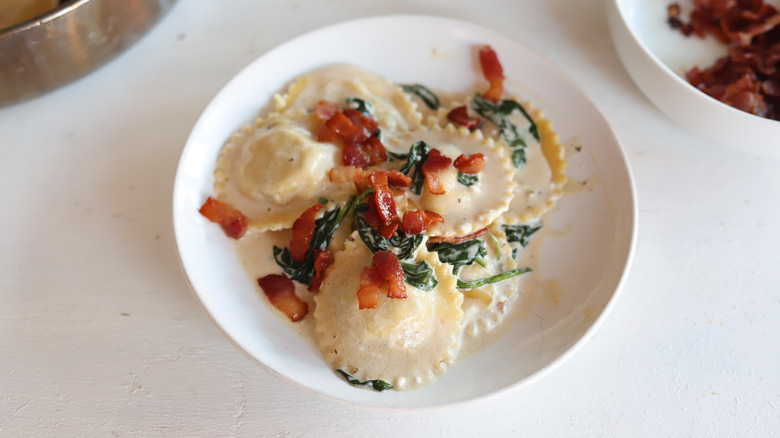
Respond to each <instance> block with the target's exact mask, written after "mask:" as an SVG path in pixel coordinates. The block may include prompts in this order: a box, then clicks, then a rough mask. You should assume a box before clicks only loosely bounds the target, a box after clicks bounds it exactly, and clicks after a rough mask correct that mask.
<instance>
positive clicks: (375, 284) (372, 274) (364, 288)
mask: <svg viewBox="0 0 780 438" xmlns="http://www.w3.org/2000/svg"><path fill="white" fill-rule="evenodd" d="M383 282H384V281H383V279H382V275H381V274H379V270H378V269H377V267H376V265H369V266H366V267H365V268H363V272H361V273H360V289H358V293H357V297H358V307H359V308H360V309H374V308H376V304H377V302H378V301H379V286H381V285H382V283H383Z"/></svg>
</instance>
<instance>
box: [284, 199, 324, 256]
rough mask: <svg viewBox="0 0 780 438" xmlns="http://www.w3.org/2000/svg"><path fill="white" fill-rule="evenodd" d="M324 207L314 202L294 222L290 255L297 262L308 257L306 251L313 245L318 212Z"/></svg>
mask: <svg viewBox="0 0 780 438" xmlns="http://www.w3.org/2000/svg"><path fill="white" fill-rule="evenodd" d="M321 209H322V204H314V205H312V206H311V207H309V208H308V209H307V210H306V211H304V212H303V213H302V214H301V215H300V217H298V219H296V220H295V222H294V223H293V229H292V231H293V235H292V239H290V257H292V259H293V260H295V261H296V262H299V263H300V262H302V261H304V260H305V259H306V253H307V252H309V248H310V247H311V238H312V236H314V229H315V227H316V225H317V224H316V220H317V213H319V212H320V210H321Z"/></svg>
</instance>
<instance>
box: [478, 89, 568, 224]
mask: <svg viewBox="0 0 780 438" xmlns="http://www.w3.org/2000/svg"><path fill="white" fill-rule="evenodd" d="M522 105H523V107H524V108H525V109H526V111H527V112H528V114H529V115H530V117H531V119H532V120H533V121H534V123H535V125H536V129H537V132H538V133H539V141H537V140H536V139H535V138H534V137H533V136H532V135H526V136H525V138H524V139H525V142H526V146H525V156H526V163H525V164H524V165H523V166H521V167H519V168H517V169H516V170H515V175H514V178H513V180H514V181H515V183H517V186H516V189H515V194H514V196H513V198H512V202H511V204H510V206H509V210H508V211H507V213H506V214H504V215H503V216H502V217H501V220H500V222H502V223H507V224H516V223H528V222H531V221H533V220H535V219H538V218H539V217H541V216H542V215H543V214H544V213H545V212H547V211H548V210H550V209H551V208H552V207H553V206H554V205H555V202H556V201H558V199H560V198H561V196H563V187H564V186H565V185H566V181H567V178H566V159H565V150H564V148H563V146H561V144H560V142H559V140H558V133H557V132H555V130H554V129H553V126H552V122H550V121H549V120H547V119H545V118H544V114H543V112H542V111H541V110H539V109H534V108H533V107H532V106H531V104H530V103H527V102H526V103H524V104H522ZM509 121H510V122H511V123H513V124H514V125H515V126H517V128H518V130H520V131H528V130H529V128H530V126H531V123H530V122H529V121H528V120H527V119H526V118H525V117H524V116H523V115H522V113H520V112H519V111H514V112H513V113H512V114H511V115H510V116H509ZM486 125H487V126H485V127H484V128H483V131H485V135H486V136H489V137H492V138H495V139H497V143H499V144H504V145H505V146H506V148H509V146H508V145H506V142H504V141H503V139H502V137H501V135H500V133H499V131H498V129H497V128H496V126H495V125H493V124H486Z"/></svg>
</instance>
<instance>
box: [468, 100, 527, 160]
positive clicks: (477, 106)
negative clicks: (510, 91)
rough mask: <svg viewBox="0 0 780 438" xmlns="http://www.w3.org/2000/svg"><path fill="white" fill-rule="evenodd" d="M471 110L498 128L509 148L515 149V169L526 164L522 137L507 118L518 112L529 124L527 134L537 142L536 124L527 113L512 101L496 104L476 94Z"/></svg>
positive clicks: (525, 144) (524, 142) (524, 145)
mask: <svg viewBox="0 0 780 438" xmlns="http://www.w3.org/2000/svg"><path fill="white" fill-rule="evenodd" d="M471 108H472V109H473V110H474V111H475V112H476V113H477V114H479V115H480V116H482V117H484V118H485V119H487V120H489V121H490V122H492V123H494V124H495V125H496V126H498V130H499V132H500V133H501V136H502V137H503V138H504V140H506V142H507V144H509V146H510V147H512V148H514V149H516V150H515V151H514V152H513V153H512V163H513V164H514V165H515V167H521V166H523V165H524V164H525V163H526V158H525V151H523V148H525V147H526V146H527V143H526V141H525V138H524V135H523V134H521V133H520V130H519V129H518V128H517V126H516V125H515V124H514V123H512V122H511V121H510V120H509V116H510V115H511V114H512V113H513V112H514V111H516V110H517V111H520V113H521V114H522V115H523V117H525V119H526V120H528V122H529V123H530V124H531V126H530V127H529V128H528V132H529V133H530V134H531V135H532V136H533V137H534V138H535V139H536V141H539V129H538V128H537V127H536V123H535V122H534V120H533V119H532V118H531V116H530V115H528V112H527V111H526V110H525V108H523V106H522V105H520V104H519V103H518V102H515V101H514V100H508V99H505V100H502V101H500V102H498V103H496V102H493V101H490V100H487V99H485V98H483V97H482V96H480V95H479V94H477V95H476V96H475V97H474V99H472V101H471Z"/></svg>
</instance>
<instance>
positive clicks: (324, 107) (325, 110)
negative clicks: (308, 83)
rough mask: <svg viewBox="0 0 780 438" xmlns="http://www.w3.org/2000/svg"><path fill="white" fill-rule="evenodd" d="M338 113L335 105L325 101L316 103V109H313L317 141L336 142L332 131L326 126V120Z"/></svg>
mask: <svg viewBox="0 0 780 438" xmlns="http://www.w3.org/2000/svg"><path fill="white" fill-rule="evenodd" d="M337 112H339V109H338V107H337V106H336V104H334V103H332V102H328V101H327V100H321V101H319V103H317V107H316V108H314V117H315V118H316V119H317V130H316V132H315V134H316V135H317V141H323V142H331V141H336V139H337V138H339V136H338V134H336V132H335V131H333V129H331V128H330V127H328V126H327V122H328V120H330V118H331V117H333V116H334V115H336V113H337Z"/></svg>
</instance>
